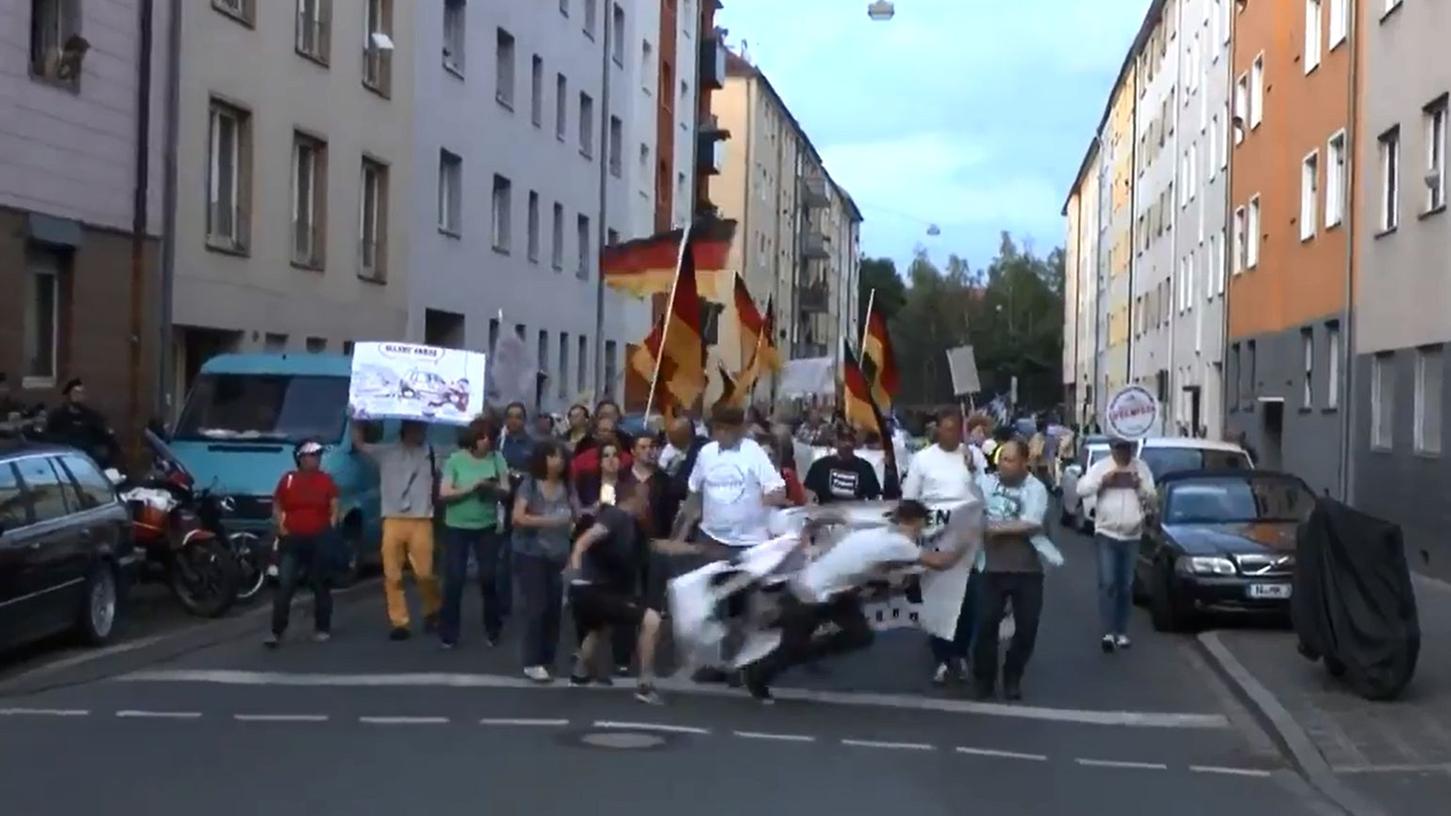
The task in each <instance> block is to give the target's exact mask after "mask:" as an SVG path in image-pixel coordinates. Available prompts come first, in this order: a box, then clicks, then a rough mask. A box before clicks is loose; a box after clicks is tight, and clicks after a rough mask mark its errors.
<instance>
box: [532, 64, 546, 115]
mask: <svg viewBox="0 0 1451 816" xmlns="http://www.w3.org/2000/svg"><path fill="white" fill-rule="evenodd" d="M529 121H530V122H532V123H533V124H534V127H540V126H541V125H543V124H544V59H543V58H542V57H540V56H539V55H538V54H535V55H534V58H533V59H531V60H530V61H529Z"/></svg>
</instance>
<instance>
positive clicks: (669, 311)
mask: <svg viewBox="0 0 1451 816" xmlns="http://www.w3.org/2000/svg"><path fill="white" fill-rule="evenodd" d="M693 226H694V224H692V223H691V222H689V221H687V222H686V223H685V229H684V230H682V231H681V233H680V253H679V255H678V256H677V257H676V259H675V279H674V280H672V281H670V299H669V300H668V301H666V302H665V316H664V317H663V319H662V320H661V323H660V347H659V348H657V349H655V373H654V375H652V376H651V377H650V394H649V396H647V397H646V398H645V421H646V422H649V421H650V409H651V408H653V407H654V405H655V385H656V384H657V383H659V382H660V365H661V363H663V362H664V361H665V338H666V337H667V336H668V335H669V333H670V317H671V315H673V314H674V312H675V290H676V288H677V287H679V286H680V270H681V268H682V267H684V266H685V249H686V247H688V246H690V230H691V228H692V227H693ZM682 407H683V406H682Z"/></svg>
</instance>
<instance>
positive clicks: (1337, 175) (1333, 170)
mask: <svg viewBox="0 0 1451 816" xmlns="http://www.w3.org/2000/svg"><path fill="white" fill-rule="evenodd" d="M1325 152H1326V165H1325V228H1326V229H1329V228H1330V227H1333V226H1335V225H1337V224H1339V223H1340V222H1341V221H1343V220H1345V178H1346V172H1345V171H1346V167H1345V131H1343V130H1342V131H1340V132H1339V133H1337V134H1335V135H1334V136H1331V137H1330V141H1329V142H1327V143H1326V146H1325Z"/></svg>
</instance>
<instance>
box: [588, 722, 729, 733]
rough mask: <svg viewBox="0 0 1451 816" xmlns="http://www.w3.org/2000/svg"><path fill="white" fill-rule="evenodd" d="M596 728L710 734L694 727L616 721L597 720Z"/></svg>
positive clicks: (703, 729) (705, 729)
mask: <svg viewBox="0 0 1451 816" xmlns="http://www.w3.org/2000/svg"><path fill="white" fill-rule="evenodd" d="M594 727H595V728H612V729H619V730H628V731H660V732H663V733H666V734H709V733H710V729H709V728H696V727H695V726H693V725H666V724H664V723H641V722H618V721H616V720H595V724H594Z"/></svg>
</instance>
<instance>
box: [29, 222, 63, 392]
mask: <svg viewBox="0 0 1451 816" xmlns="http://www.w3.org/2000/svg"><path fill="white" fill-rule="evenodd" d="M26 260H27V266H28V267H29V272H30V274H29V275H27V276H26V278H27V282H28V284H29V289H30V291H29V296H28V297H26V299H25V337H24V354H25V370H24V374H23V375H22V377H23V379H22V382H21V385H22V386H27V387H43V386H49V385H54V384H55V380H56V361H57V360H58V359H59V357H60V334H59V331H60V294H61V285H60V281H61V270H62V269H63V268H64V263H65V260H64V257H63V256H62V255H60V254H59V253H56V252H52V251H50V250H47V249H45V248H43V247H40V246H34V245H32V247H31V248H30V250H29V251H28V252H27V253H26Z"/></svg>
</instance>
